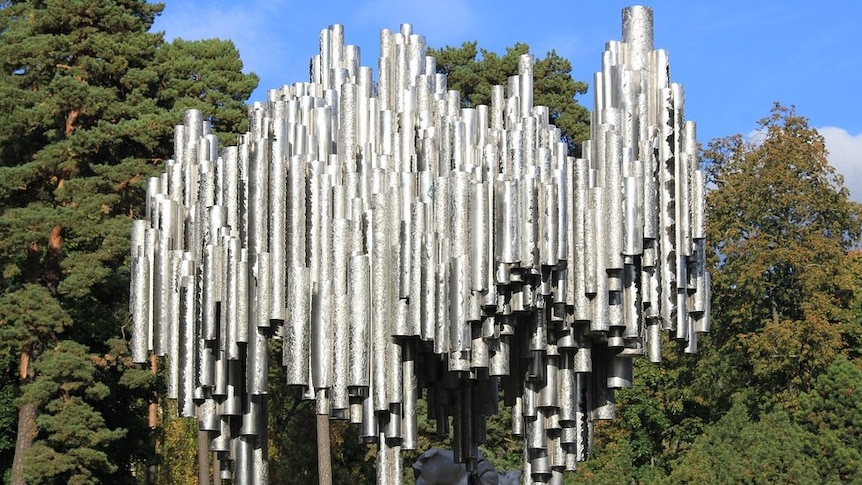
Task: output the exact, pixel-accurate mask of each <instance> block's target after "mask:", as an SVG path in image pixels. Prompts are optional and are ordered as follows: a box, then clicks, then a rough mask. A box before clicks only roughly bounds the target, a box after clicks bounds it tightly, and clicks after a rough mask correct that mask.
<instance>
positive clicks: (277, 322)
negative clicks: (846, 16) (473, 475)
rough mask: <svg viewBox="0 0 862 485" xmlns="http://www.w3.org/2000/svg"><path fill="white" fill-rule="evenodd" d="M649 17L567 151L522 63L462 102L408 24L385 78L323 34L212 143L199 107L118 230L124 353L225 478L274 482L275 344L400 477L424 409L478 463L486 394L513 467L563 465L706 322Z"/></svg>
mask: <svg viewBox="0 0 862 485" xmlns="http://www.w3.org/2000/svg"><path fill="white" fill-rule="evenodd" d="M652 38H653V37H652V10H651V9H649V8H646V7H629V8H626V9H624V10H623V41H622V42H616V41H614V42H609V43H608V44H607V48H606V50H605V51H604V53H603V56H602V70H601V72H599V73H596V75H595V79H594V86H595V89H594V92H595V103H594V105H595V107H594V111H593V114H592V127H591V135H592V138H591V140H590V141H587V142H585V143H584V144H583V150H582V152H583V158H577V159H575V158H573V157H571V156H569V154H568V153H567V151H566V144H565V143H563V142H561V141H560V134H559V130H558V129H557V128H555V127H554V126H552V125H550V124H549V123H548V108H546V107H542V106H534V105H533V98H532V95H533V75H532V57H531V56H530V55H525V56H522V57H521V58H520V64H519V74H518V75H517V76H513V77H511V78H509V82H508V86H505V87H504V86H496V87H495V88H494V91H493V97H492V102H491V106H478V107H475V108H461V106H460V99H459V93H458V92H457V91H451V90H447V89H446V77H445V76H444V75H442V74H437V73H436V65H435V60H434V58H432V57H426V55H425V40H424V38H423V37H421V36H419V35H416V34H413V32H412V30H411V27H410V26H409V25H407V24H405V25H402V26H401V29H400V31H399V32H396V33H393V32H390V31H388V30H384V31H382V32H381V49H380V50H381V57H380V60H379V72H378V80H377V83H376V84H375V83H374V82H373V80H372V72H371V68H368V67H360V61H359V48H358V47H356V46H352V45H345V44H344V32H343V29H342V27H341V26H339V25H334V26H331V27H329V28H328V29H324V30H323V31H321V35H320V54H318V55H316V56H315V57H314V58H313V60H312V69H311V80H310V82H304V83H295V84H292V85H285V86H283V87H281V88H280V89H275V90H271V91H269V94H268V101H267V102H266V103H255V104H254V107H253V108H252V109H251V114H250V131H249V133H246V134H244V135H241V136H240V138H239V142H238V146H232V147H226V148H220V147H219V144H218V140H217V139H216V137H215V136H214V135H213V134H211V133H209V132H208V125H207V123H206V122H205V121H204V120H203V119H202V116H201V113H200V112H199V111H195V110H190V111H188V112H187V113H186V115H185V117H184V123H183V125H180V126H177V127H176V132H175V133H176V135H175V154H174V158H173V160H169V161H168V162H166V163H165V171H164V173H163V174H162V175H161V176H160V177H156V178H152V179H150V180H148V183H147V197H146V211H145V219H144V220H138V221H135V222H134V225H133V230H132V300H131V305H130V311H131V313H132V315H133V322H134V329H133V357H134V358H135V360H137V361H139V362H145V361H146V360H147V357H148V354H149V353H150V352H154V353H155V354H157V355H160V356H161V355H165V356H167V362H168V366H169V367H168V396H169V397H172V398H177V399H178V403H179V406H178V407H179V411H180V414H181V415H183V416H188V417H197V418H198V420H199V425H200V429H201V430H206V431H209V432H210V434H211V436H212V442H211V449H212V450H213V451H217V452H219V455H220V457H222V461H223V462H225V463H227V462H232V463H233V466H232V468H231V467H226V468H225V469H224V473H225V474H226V476H233V477H234V479H235V480H236V483H239V484H243V483H264V482H266V481H267V476H266V473H267V472H266V460H267V458H266V407H267V396H266V392H267V369H268V366H269V363H268V357H267V340H268V339H271V338H280V339H282V340H283V348H284V355H283V365H284V367H285V379H287V383H288V384H290V385H296V386H302V387H303V388H304V389H306V390H307V396H308V397H309V398H313V399H315V400H316V409H317V412H318V413H319V414H327V415H329V416H330V417H331V418H332V419H349V420H351V422H353V423H356V424H357V425H358V426H359V427H360V430H361V436H362V438H363V440H366V441H368V442H375V443H377V444H378V446H379V451H378V455H377V456H378V470H377V481H378V483H400V481H401V476H402V473H403V469H402V468H403V465H402V463H401V459H400V451H401V449H412V448H414V447H415V446H416V427H417V425H416V400H417V399H418V398H419V397H420V396H421V393H422V391H423V389H424V390H425V392H426V395H425V397H426V399H427V402H428V410H429V411H428V414H429V418H432V419H433V418H436V419H437V420H438V426H439V427H441V429H442V430H444V431H447V432H448V423H449V417H450V416H451V418H452V423H453V426H452V427H453V428H454V439H453V444H454V450H453V451H454V455H455V458H456V461H458V462H465V463H466V464H467V468H468V470H469V469H472V467H475V462H476V460H477V458H478V448H477V447H478V444H479V443H481V442H482V441H483V434H484V421H485V420H484V417H485V416H488V415H490V414H491V413H494V412H495V411H496V409H497V407H498V405H499V402H498V398H499V397H500V396H501V395H502V400H503V402H504V404H505V405H509V406H512V409H513V416H515V418H514V419H513V425H512V430H513V432H514V433H515V434H518V435H523V436H524V440H525V457H526V459H525V463H524V465H525V469H524V477H525V480H526V482H527V483H545V482H555V483H556V482H558V481H559V480H561V478H562V473H563V472H564V471H565V470H572V469H574V468H576V466H577V462H578V461H581V460H584V459H586V458H587V457H588V456H589V453H590V443H591V432H592V421H593V420H594V419H608V418H611V417H613V406H614V399H613V393H614V389H616V388H620V387H627V386H630V385H631V379H632V358H633V357H634V356H636V355H640V354H645V355H646V356H647V358H648V359H649V360H651V361H659V360H660V359H661V346H660V345H661V332H662V330H667V331H669V332H670V335H671V337H672V338H674V339H677V340H681V341H684V342H685V345H686V351H689V352H694V351H695V350H696V346H697V338H696V336H697V333H699V332H705V331H708V329H709V297H708V292H709V278H708V274H707V272H706V270H705V253H704V251H705V243H704V237H705V231H704V216H703V210H704V203H703V199H704V198H703V195H704V194H703V190H704V174H703V172H702V171H700V170H699V169H698V164H697V143H696V138H695V129H694V123H693V122H690V121H684V118H683V90H682V87H681V86H680V85H678V84H671V83H670V80H669V71H668V58H667V54H666V53H665V52H664V51H662V50H653V45H652Z"/></svg>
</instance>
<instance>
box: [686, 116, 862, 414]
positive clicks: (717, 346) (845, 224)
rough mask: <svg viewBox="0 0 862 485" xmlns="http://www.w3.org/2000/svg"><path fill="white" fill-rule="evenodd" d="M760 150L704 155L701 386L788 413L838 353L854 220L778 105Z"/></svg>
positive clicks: (809, 133)
mask: <svg viewBox="0 0 862 485" xmlns="http://www.w3.org/2000/svg"><path fill="white" fill-rule="evenodd" d="M760 127H761V129H760V132H759V133H760V134H761V135H762V139H760V140H757V142H756V143H749V142H745V141H744V140H743V138H742V136H740V135H735V136H732V137H728V138H723V139H718V140H714V141H713V142H711V143H710V144H709V147H708V149H707V150H706V151H705V152H704V160H705V162H706V165H707V168H708V170H709V174H710V177H711V182H712V183H713V184H714V185H715V189H714V190H712V191H710V193H709V194H708V196H707V204H708V224H707V237H708V241H709V243H710V244H711V246H712V248H713V251H714V255H713V259H712V261H713V268H712V285H713V304H712V308H713V316H714V318H713V322H714V324H713V335H712V337H711V339H710V341H711V343H712V344H713V345H714V351H710V352H709V353H708V354H707V357H706V358H705V359H704V360H703V361H702V364H703V367H712V368H714V369H715V372H718V373H720V374H721V382H722V385H721V386H715V383H714V382H712V383H707V382H705V383H704V385H705V387H710V388H713V389H715V388H716V387H718V389H717V392H718V393H719V394H720V395H717V396H715V398H716V399H720V400H722V401H723V402H725V403H727V402H728V399H729V396H730V395H732V394H733V393H734V392H737V391H739V390H743V389H745V390H746V391H747V392H748V393H749V395H750V396H751V398H752V399H753V400H756V401H760V402H761V403H762V404H767V405H768V404H769V402H775V401H779V402H785V403H786V404H788V405H792V402H793V400H794V399H795V396H796V395H798V393H799V392H800V391H805V390H807V389H808V387H809V384H810V383H811V382H812V380H813V378H814V376H816V375H818V374H819V373H821V372H823V371H824V370H825V369H826V368H827V367H828V366H829V364H830V363H831V362H832V361H833V360H834V359H835V357H836V356H837V355H838V353H839V352H841V351H842V350H843V345H842V342H843V340H845V339H843V338H842V330H843V328H842V325H841V322H845V321H847V320H848V319H849V318H850V315H849V313H848V302H849V301H850V299H851V295H852V294H853V289H854V288H853V279H852V275H851V273H850V272H849V271H848V267H847V265H846V264H845V263H844V261H845V255H846V252H847V250H848V249H849V248H850V247H852V246H853V245H855V244H857V243H858V242H859V239H860V230H862V226H860V209H859V206H858V205H857V204H855V203H853V202H851V201H849V200H848V193H847V190H846V189H845V188H844V187H843V185H842V180H841V176H840V175H838V174H837V173H836V172H835V170H834V168H832V167H831V166H829V164H828V163H827V160H826V149H825V145H824V142H823V137H822V136H820V134H818V133H817V131H816V130H815V129H813V128H810V127H809V126H808V121H807V120H806V119H805V118H804V117H801V116H799V115H797V114H796V112H795V110H794V109H793V108H786V107H783V106H780V105H778V104H776V105H775V106H774V108H773V109H772V112H771V113H770V116H769V117H767V118H764V119H763V120H761V121H760Z"/></svg>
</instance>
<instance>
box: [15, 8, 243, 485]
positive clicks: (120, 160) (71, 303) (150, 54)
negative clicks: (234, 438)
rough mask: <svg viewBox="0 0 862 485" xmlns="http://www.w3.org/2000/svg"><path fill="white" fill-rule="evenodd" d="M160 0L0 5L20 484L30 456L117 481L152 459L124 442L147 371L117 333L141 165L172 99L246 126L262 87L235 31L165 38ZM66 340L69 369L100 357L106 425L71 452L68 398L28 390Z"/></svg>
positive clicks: (99, 405)
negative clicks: (57, 430) (202, 38)
mask: <svg viewBox="0 0 862 485" xmlns="http://www.w3.org/2000/svg"><path fill="white" fill-rule="evenodd" d="M162 8H163V7H162V5H160V4H149V3H147V2H145V1H143V0H80V1H76V2H66V1H60V0H47V1H35V0H26V1H12V2H5V3H4V5H3V7H2V8H0V268H2V272H0V353H2V355H3V357H4V361H7V360H8V359H9V358H13V359H14V362H15V364H14V365H15V367H16V368H17V369H19V370H20V372H19V373H18V374H19V375H18V377H19V382H18V383H17V384H18V385H19V386H20V387H21V389H23V390H24V396H23V397H22V399H21V400H20V401H19V406H18V416H17V428H18V433H17V442H16V447H15V456H14V463H13V467H12V473H11V481H12V483H24V480H25V473H24V472H25V471H26V477H27V478H28V479H29V480H31V481H40V480H48V481H50V480H52V478H50V477H55V478H53V480H59V481H63V482H65V481H66V480H71V478H70V477H72V476H78V475H76V474H75V473H77V472H73V471H69V470H71V469H67V470H66V471H63V472H58V471H57V470H54V469H53V468H52V467H53V466H54V465H51V464H54V463H60V462H64V463H65V462H66V461H68V460H72V461H73V462H74V463H75V464H74V465H69V466H72V467H73V468H74V469H75V470H83V469H86V470H92V473H90V472H87V473H84V474H83V475H81V477H83V478H81V480H83V481H84V482H86V481H87V480H90V478H87V477H96V476H99V477H106V476H110V481H111V482H117V481H121V477H122V476H125V477H127V478H129V477H131V474H130V467H131V464H130V462H131V461H132V460H139V459H144V458H142V456H141V453H140V452H136V453H132V452H130V451H131V448H128V449H126V448H124V446H126V444H131V445H136V444H139V443H138V442H137V441H135V440H143V441H142V442H143V443H146V442H147V440H146V436H147V432H146V430H147V428H146V424H145V423H144V424H141V422H139V421H140V420H143V419H145V417H146V413H145V412H143V408H144V407H145V406H146V400H147V399H148V397H149V396H150V395H151V392H150V391H151V390H152V387H151V386H152V385H153V378H152V376H148V375H147V373H146V372H143V371H142V370H141V369H138V368H136V367H134V366H131V365H130V362H129V361H128V351H127V349H126V348H125V342H124V341H123V340H122V339H121V338H120V337H122V336H123V335H122V333H123V325H124V324H125V321H126V319H127V315H126V314H127V308H128V304H127V302H128V276H127V266H126V259H127V257H128V252H129V249H128V244H129V242H128V240H129V232H130V226H131V220H132V219H133V218H134V217H136V216H137V215H138V213H139V211H141V209H142V205H141V203H142V194H143V191H142V187H143V183H144V181H145V179H146V177H147V176H149V175H154V174H156V173H157V172H159V168H160V164H161V163H162V162H163V161H164V160H165V159H167V158H169V157H170V155H171V140H172V130H173V126H174V125H176V124H177V123H178V121H179V119H180V117H179V116H180V115H179V113H181V111H182V110H183V109H185V108H187V107H192V106H195V107H205V108H206V111H207V114H208V116H209V117H210V119H211V120H213V121H214V122H215V125H216V127H217V128H222V127H223V128H224V129H227V130H237V129H241V127H242V124H241V123H242V122H241V121H237V118H238V113H241V112H242V111H243V108H242V102H243V101H244V100H245V99H246V98H247V97H248V95H249V94H250V92H251V90H252V89H253V88H254V87H255V86H256V76H254V75H245V74H242V73H241V68H242V65H241V63H240V61H239V58H238V53H237V52H236V49H235V48H233V46H232V44H230V43H228V42H221V41H209V42H200V43H198V42H188V43H175V44H169V45H166V44H164V42H163V40H162V37H161V34H156V33H150V32H149V30H150V27H151V26H152V22H153V19H154V18H155V16H156V15H158V14H159V12H160V11H161V9H162ZM189 66H191V67H190V68H191V69H193V71H187V70H186V69H187V68H189ZM190 72H192V73H196V76H193V75H192V74H190ZM244 117H245V114H244V113H242V116H239V118H244ZM126 336H127V335H126ZM75 342H77V345H81V347H75ZM73 348H74V349H75V350H74V352H72V351H71V350H69V349H73ZM58 349H60V350H63V349H65V350H68V352H66V351H64V352H63V354H62V355H63V358H64V359H71V360H76V359H77V360H76V363H75V364H74V365H75V366H79V367H75V368H87V369H89V367H86V365H88V364H87V363H88V362H89V363H90V364H89V365H92V366H94V370H93V372H94V374H93V379H95V381H94V382H98V383H100V384H101V385H100V386H97V387H98V388H99V389H101V391H100V392H102V391H104V393H103V394H100V395H99V396H90V398H89V399H90V401H89V402H88V403H87V405H88V406H89V410H87V409H86V408H85V407H83V405H82V406H79V408H78V409H80V410H81V413H82V416H83V415H84V414H87V413H90V412H92V413H93V417H92V418H87V419H88V421H87V423H89V425H91V426H92V427H93V429H91V430H90V431H91V432H93V433H96V434H99V433H101V434H99V436H100V437H99V438H98V439H95V440H91V443H92V446H94V448H92V449H93V450H97V451H96V452H94V453H95V454H93V453H89V452H88V453H85V454H86V456H84V455H80V454H78V455H76V454H75V453H73V452H72V451H70V449H68V448H66V447H64V446H62V445H61V444H60V443H59V441H57V440H56V439H54V438H52V436H53V433H54V431H52V429H53V428H52V419H55V418H56V417H57V416H58V415H59V413H60V411H61V409H60V408H58V407H56V406H52V405H51V404H50V403H51V402H53V401H52V399H53V398H51V397H50V396H49V394H44V393H41V394H39V393H37V394H33V390H34V389H40V388H41V387H40V386H46V385H48V384H47V383H49V381H55V382H56V381H57V380H63V379H68V378H70V377H69V376H67V375H66V374H62V373H54V374H50V371H49V368H50V367H51V366H50V363H49V361H48V360H46V359H48V358H49V357H50V358H51V359H56V358H59V357H58V354H57V352H59V351H60V350H58ZM68 365H69V366H72V363H71V362H68ZM81 366H83V367H81ZM88 372H89V371H88ZM66 384H69V383H68V382H67V383H60V384H59V385H60V386H61V388H62V387H63V386H64V385H66ZM81 399H84V398H81ZM84 401H85V402H86V399H84ZM132 432H134V433H135V434H134V436H133V439H131V440H129V439H123V440H119V438H120V436H123V435H127V436H132ZM120 442H122V443H123V444H121V443H120ZM143 449H146V447H143ZM28 450H29V452H28ZM124 451H125V454H123V452H124ZM99 453H105V457H104V460H103V457H102V456H101V455H99V456H96V455H98V454H99ZM53 454H56V456H55V455H53ZM48 456H55V458H56V457H59V456H62V457H63V458H62V460H55V459H51V460H45V459H44V458H45V457H48ZM93 460H95V461H93ZM64 466H65V465H64ZM25 467H26V470H25ZM88 473H89V474H88ZM37 477H41V478H38V479H37ZM57 477H62V478H57Z"/></svg>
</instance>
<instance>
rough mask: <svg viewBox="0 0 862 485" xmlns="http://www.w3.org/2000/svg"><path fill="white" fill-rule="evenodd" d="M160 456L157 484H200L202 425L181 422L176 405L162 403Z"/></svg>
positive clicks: (170, 401)
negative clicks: (199, 454) (199, 427)
mask: <svg viewBox="0 0 862 485" xmlns="http://www.w3.org/2000/svg"><path fill="white" fill-rule="evenodd" d="M162 409H163V413H162V421H161V423H160V433H159V445H158V452H159V455H160V456H161V457H163V460H162V461H161V463H159V467H158V472H157V477H158V478H157V480H156V481H157V483H186V484H189V485H192V484H196V483H198V472H197V470H198V452H197V446H198V423H197V420H195V419H187V418H180V417H179V416H178V413H177V403H176V401H173V400H170V399H165V400H163V402H162Z"/></svg>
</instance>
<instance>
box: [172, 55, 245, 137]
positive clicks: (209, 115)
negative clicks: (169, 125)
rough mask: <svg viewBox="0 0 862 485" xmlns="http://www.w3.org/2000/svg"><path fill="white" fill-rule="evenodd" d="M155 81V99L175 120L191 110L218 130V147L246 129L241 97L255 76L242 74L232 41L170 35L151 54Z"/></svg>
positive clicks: (243, 104) (240, 62) (243, 98)
mask: <svg viewBox="0 0 862 485" xmlns="http://www.w3.org/2000/svg"><path fill="white" fill-rule="evenodd" d="M156 62H157V70H158V71H159V78H160V79H161V84H160V86H159V90H158V94H157V100H158V103H159V105H160V106H163V107H165V108H168V109H170V110H171V114H172V117H173V118H174V119H175V120H180V119H182V114H183V112H184V111H185V110H187V109H191V108H195V109H199V110H201V111H202V112H203V114H204V119H206V120H208V121H209V122H210V123H212V126H213V130H214V131H215V132H218V133H221V134H222V137H223V138H222V139H221V140H220V143H221V144H222V145H233V144H236V136H237V134H238V133H245V132H246V131H247V130H248V108H247V107H246V104H245V100H246V99H247V98H248V95H249V93H251V92H252V91H253V90H254V88H256V87H257V83H258V77H257V75H255V74H243V73H242V61H241V60H240V58H239V51H237V49H236V47H235V46H234V44H233V42H231V41H229V40H219V39H206V40H201V41H186V40H182V39H175V40H174V41H173V42H171V43H170V44H166V45H164V46H163V47H162V48H160V49H159V50H158V52H157V54H156Z"/></svg>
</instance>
